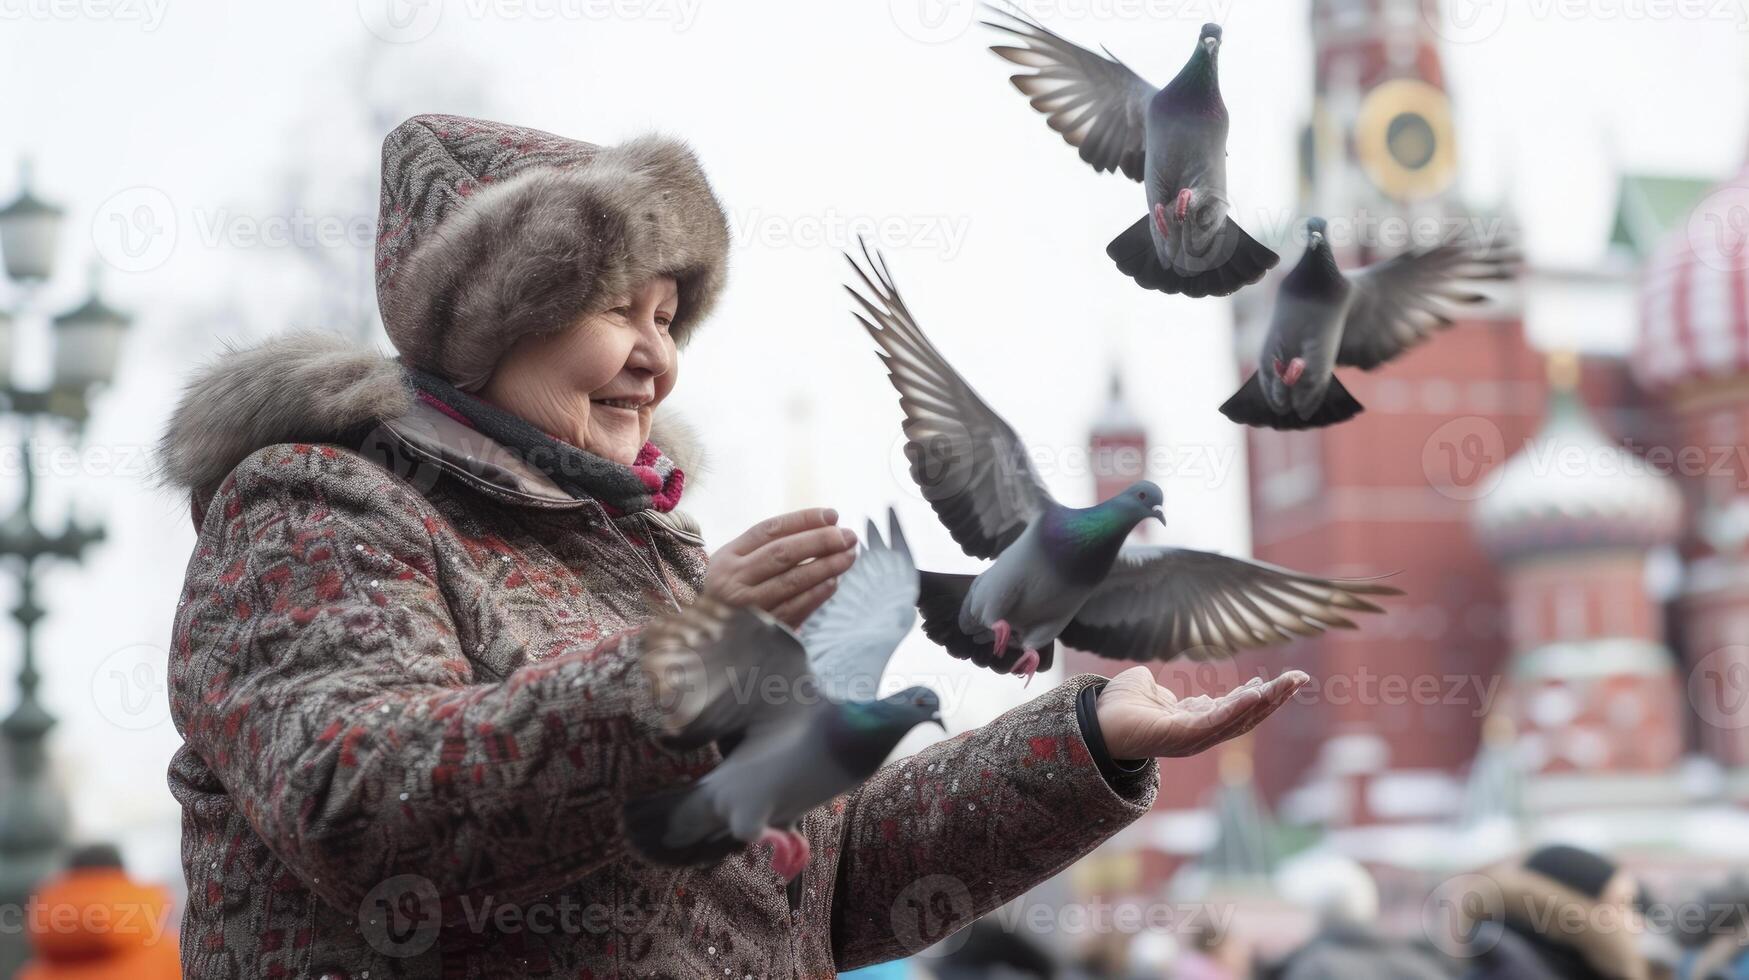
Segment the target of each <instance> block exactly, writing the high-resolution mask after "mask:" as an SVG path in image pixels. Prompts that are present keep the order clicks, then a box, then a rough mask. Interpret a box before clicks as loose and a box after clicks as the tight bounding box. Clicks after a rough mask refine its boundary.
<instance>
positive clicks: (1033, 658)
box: [1008, 647, 1039, 688]
mask: <svg viewBox="0 0 1749 980" xmlns="http://www.w3.org/2000/svg"><path fill="white" fill-rule="evenodd" d="M1038 661H1039V656H1038V651H1037V650H1034V649H1032V648H1031V647H1027V649H1026V652H1025V653H1022V654H1021V655H1020V659H1019V660H1016V661H1015V662H1014V666H1013V667H1012V668H1011V669H1010V670H1009V671H1008V672H1009V673H1010V674H1016V675H1019V676H1022V677H1025V678H1026V683H1025V684H1022V685H1021V687H1023V688H1025V687H1031V686H1032V675H1033V674H1036V673H1038Z"/></svg>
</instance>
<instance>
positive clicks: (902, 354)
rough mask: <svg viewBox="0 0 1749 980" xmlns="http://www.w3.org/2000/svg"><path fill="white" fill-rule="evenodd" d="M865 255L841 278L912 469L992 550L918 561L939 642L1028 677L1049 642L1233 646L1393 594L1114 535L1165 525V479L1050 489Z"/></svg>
mask: <svg viewBox="0 0 1749 980" xmlns="http://www.w3.org/2000/svg"><path fill="white" fill-rule="evenodd" d="M863 257H864V260H865V262H866V263H867V265H868V269H867V270H864V268H863V267H862V265H859V264H858V263H857V262H856V260H855V259H854V258H850V264H851V267H852V268H853V269H855V270H856V274H857V276H858V277H859V278H860V279H861V281H862V285H863V287H864V288H865V289H866V291H867V293H868V295H864V294H863V293H862V292H859V291H858V290H857V289H856V288H855V287H853V286H851V287H846V288H847V289H849V291H850V294H851V295H852V296H854V297H855V298H856V301H857V303H858V304H859V305H860V306H861V308H862V312H861V313H857V314H855V315H856V318H857V320H858V321H859V322H861V324H862V325H863V328H864V329H866V330H867V331H868V333H869V336H871V337H873V338H874V340H875V342H876V343H877V344H879V345H880V348H881V358H882V360H883V361H885V362H886V366H887V374H888V378H889V380H890V381H891V382H892V384H893V387H894V388H895V389H897V390H898V392H899V404H900V406H901V407H902V408H903V409H904V412H905V421H904V431H905V436H906V445H905V455H906V458H907V459H908V460H909V461H910V469H911V477H912V479H913V480H915V481H916V482H917V485H918V487H919V488H920V489H921V490H922V492H923V496H924V498H925V499H926V500H928V501H929V504H930V506H931V507H933V508H934V509H935V513H936V516H938V517H939V518H940V519H941V522H942V523H943V524H944V525H946V527H947V530H948V533H949V534H951V535H952V536H953V539H954V540H955V541H956V542H958V543H959V545H960V547H961V548H962V549H963V550H964V551H965V552H966V554H968V555H971V556H973V557H975V558H987V559H993V560H994V563H993V564H992V565H991V566H990V567H989V568H987V569H985V570H984V571H983V572H982V573H981V574H978V575H952V574H945V573H937V572H924V573H923V576H922V598H921V599H920V600H919V608H920V610H921V611H922V613H923V629H924V632H925V633H926V634H927V635H928V636H929V637H930V639H932V640H934V641H936V642H937V643H940V644H941V645H943V646H945V647H946V648H947V650H948V652H949V653H951V654H953V655H954V656H956V657H959V658H962V659H970V660H972V661H973V662H974V663H977V664H979V665H980V666H985V667H989V668H991V669H993V670H997V671H999V672H1003V673H1018V674H1024V675H1027V676H1029V677H1030V675H1031V674H1032V672H1033V671H1034V670H1037V669H1042V668H1046V667H1049V666H1050V663H1051V655H1052V652H1053V647H1052V644H1053V643H1054V641H1056V640H1059V639H1060V640H1062V641H1063V642H1064V643H1067V644H1070V645H1071V646H1074V647H1076V648H1078V649H1082V650H1087V651H1090V652H1093V653H1097V654H1099V655H1101V656H1104V657H1110V658H1113V659H1119V660H1138V661H1149V660H1170V659H1172V658H1173V657H1176V656H1178V655H1180V654H1188V655H1191V656H1193V657H1198V658H1202V657H1208V656H1218V655H1230V654H1232V653H1234V652H1236V651H1238V650H1241V649H1246V648H1250V647H1261V646H1267V645H1270V644H1275V643H1282V642H1285V641H1288V640H1291V639H1293V638H1294V637H1298V636H1311V635H1314V634H1316V633H1318V632H1321V631H1322V630H1324V629H1325V628H1327V627H1332V626H1335V627H1342V628H1347V629H1352V628H1354V623H1352V622H1351V621H1349V619H1348V618H1347V617H1346V616H1345V615H1344V612H1347V611H1358V612H1382V610H1381V609H1380V608H1379V607H1378V606H1376V605H1374V604H1373V603H1372V602H1370V601H1368V600H1367V599H1366V598H1364V597H1365V596H1369V595H1371V596H1383V595H1401V594H1402V593H1401V592H1399V591H1398V590H1397V589H1393V588H1390V587H1387V586H1384V585H1379V584H1375V583H1370V582H1354V581H1336V580H1330V579H1322V578H1316V577H1313V576H1309V575H1302V574H1300V573H1298V572H1294V571H1289V570H1287V569H1284V568H1277V567H1275V566H1272V565H1265V564H1262V563H1260V562H1251V561H1244V560H1241V559H1238V558H1228V557H1225V556H1223V555H1217V554H1211V553H1208V552H1202V551H1192V550H1189V549H1185V548H1164V547H1127V548H1126V547H1124V546H1123V542H1124V539H1125V538H1126V537H1128V536H1129V533H1130V531H1131V530H1133V529H1134V528H1135V526H1136V525H1137V524H1139V523H1141V522H1142V521H1144V520H1148V519H1150V518H1153V519H1156V520H1159V521H1160V522H1161V523H1165V517H1164V515H1163V513H1162V511H1161V506H1162V502H1163V495H1162V493H1161V491H1160V488H1159V487H1158V486H1156V485H1155V484H1153V483H1150V482H1148V481H1146V480H1143V481H1141V482H1138V483H1136V484H1133V485H1132V486H1130V487H1128V488H1126V489H1125V490H1124V491H1123V492H1121V493H1119V494H1117V495H1116V496H1114V497H1111V498H1110V499H1108V500H1105V501H1103V502H1101V503H1099V504H1097V505H1095V506H1093V507H1083V508H1076V507H1065V506H1064V505H1062V504H1060V503H1058V502H1057V501H1056V500H1054V499H1052V497H1051V495H1050V493H1049V492H1047V491H1046V490H1045V487H1044V484H1042V483H1040V482H1039V479H1038V477H1037V476H1036V475H1035V474H1034V473H1033V471H1032V467H1031V466H1030V465H1029V463H1028V460H1027V455H1026V450H1025V447H1024V446H1023V445H1022V444H1021V442H1020V439H1019V437H1018V436H1016V435H1015V433H1014V430H1013V429H1012V428H1010V427H1009V425H1008V423H1007V422H1005V421H1003V420H1002V417H1001V416H999V415H997V414H996V413H995V412H994V411H993V410H991V408H990V406H988V405H986V404H985V403H984V400H983V399H982V398H980V397H978V394H977V393H976V392H974V391H973V390H972V389H971V387H970V386H969V385H967V384H966V382H965V380H964V379H962V378H961V377H960V375H959V373H958V372H957V371H955V370H954V369H953V367H952V366H951V365H949V364H948V363H947V360H946V359H945V358H944V357H942V355H941V353H940V352H939V351H937V350H936V349H935V346H934V345H933V344H931V343H930V342H929V339H928V338H927V337H925V336H924V335H923V331H922V330H921V329H919V327H918V326H917V321H916V320H915V319H914V318H913V317H912V315H911V311H910V310H909V309H907V308H906V306H905V301H904V300H903V299H901V298H900V296H899V292H898V289H897V287H896V286H894V284H893V279H892V275H891V274H890V273H889V272H888V271H887V267H886V263H885V261H884V260H882V259H879V258H877V257H876V256H871V255H870V254H869V252H868V249H867V246H866V245H865V246H864V248H863ZM847 258H848V256H847ZM864 314H866V315H864Z"/></svg>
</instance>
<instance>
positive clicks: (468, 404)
mask: <svg viewBox="0 0 1749 980" xmlns="http://www.w3.org/2000/svg"><path fill="white" fill-rule="evenodd" d="M401 366H402V369H403V370H405V371H406V373H407V379H408V380H409V381H410V382H411V383H412V385H413V388H414V390H415V392H416V393H417V394H418V396H419V398H420V399H422V400H423V401H425V402H427V403H428V404H430V405H431V406H432V407H434V408H436V409H437V410H438V411H441V412H443V413H444V414H446V415H448V416H450V417H451V418H453V419H455V420H456V421H458V422H460V423H462V424H463V425H466V426H469V427H471V428H473V429H476V430H478V431H479V432H480V433H481V434H483V435H485V436H487V437H489V438H491V439H492V440H493V441H495V442H497V443H499V444H500V445H502V446H504V447H505V448H507V449H509V450H511V451H512V452H514V453H516V454H517V455H518V456H520V457H521V458H522V459H523V461H524V462H526V463H528V464H529V465H530V466H533V467H534V468H535V469H538V470H540V471H541V472H542V473H545V474H546V475H547V476H549V477H551V478H552V480H553V482H554V483H557V484H558V485H559V487H560V488H561V489H563V490H564V491H565V492H566V493H568V494H570V495H571V496H573V497H576V498H578V499H583V498H589V499H592V500H595V501H597V502H598V503H600V504H601V505H602V506H603V507H605V508H607V511H608V513H609V514H611V515H613V516H615V517H619V516H622V515H625V514H635V513H638V512H639V511H644V510H655V511H657V512H658V513H664V514H665V513H667V512H668V511H671V510H673V509H674V507H675V505H677V504H679V503H680V493H681V490H682V488H684V487H685V485H686V474H685V473H683V472H682V471H681V470H680V468H679V467H677V466H675V465H674V461H673V460H671V459H669V458H668V457H667V456H665V455H663V453H662V451H661V450H660V449H658V448H656V444H655V443H653V442H646V443H644V448H642V449H640V450H638V456H637V458H636V459H635V460H633V461H632V465H630V466H626V465H625V464H623V463H616V462H614V461H613V460H610V459H604V458H602V457H600V456H597V455H595V454H594V453H592V452H589V451H587V450H584V449H580V448H578V447H577V446H573V445H572V444H570V443H568V442H566V441H564V440H563V439H558V438H555V437H554V436H551V435H549V434H547V433H546V432H544V431H542V430H541V429H540V427H538V426H536V425H534V424H533V423H531V422H529V421H528V420H526V419H523V418H521V417H519V416H517V415H513V414H511V413H510V412H507V411H505V410H504V409H502V408H499V407H498V406H497V405H494V404H492V403H491V402H488V401H486V400H484V399H482V398H480V397H479V396H478V395H471V394H469V393H467V392H465V391H462V390H461V389H460V388H457V387H456V386H454V385H452V384H450V383H449V382H448V381H445V380H444V379H443V378H440V377H438V376H437V375H435V374H432V373H430V372H428V371H422V370H420V369H419V368H416V367H413V366H412V365H409V364H406V363H405V362H403V363H402V365H401Z"/></svg>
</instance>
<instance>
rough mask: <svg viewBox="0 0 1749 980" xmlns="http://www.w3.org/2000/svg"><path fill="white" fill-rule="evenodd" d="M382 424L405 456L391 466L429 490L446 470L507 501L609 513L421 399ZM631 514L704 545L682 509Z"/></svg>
mask: <svg viewBox="0 0 1749 980" xmlns="http://www.w3.org/2000/svg"><path fill="white" fill-rule="evenodd" d="M382 429H383V431H384V432H385V433H387V434H388V436H389V437H390V438H391V439H392V440H393V441H394V442H395V444H396V445H397V446H398V447H399V449H400V450H401V455H402V456H403V459H401V460H399V461H396V462H393V463H391V466H392V467H394V466H401V467H404V469H402V470H400V471H399V473H400V475H401V476H402V477H403V478H404V479H406V480H407V481H408V482H410V483H412V484H413V485H414V486H415V487H416V488H418V489H419V490H420V491H421V492H424V491H426V490H429V489H430V488H431V486H432V485H433V484H435V483H436V482H437V477H438V475H439V474H440V473H448V474H449V475H450V476H452V477H454V478H455V479H457V480H460V481H461V482H462V483H463V484H465V485H467V486H470V487H472V488H474V489H475V490H477V491H479V492H480V493H483V494H485V495H486V496H488V497H491V498H493V499H496V500H500V501H503V502H505V503H510V504H519V505H522V506H527V507H535V508H539V509H543V510H584V509H588V510H590V511H592V512H594V513H598V514H601V515H602V517H603V518H604V519H605V518H606V516H607V512H606V510H605V509H604V508H602V506H601V504H600V503H599V502H597V501H595V500H592V499H590V498H587V497H585V498H577V497H573V496H571V495H570V494H568V493H566V492H565V491H564V490H563V489H562V488H561V487H560V486H559V485H558V484H557V483H554V482H553V480H552V478H551V477H549V476H547V475H546V474H545V473H542V472H541V471H540V470H538V469H536V468H534V467H533V466H530V465H529V464H528V463H526V462H524V461H523V460H522V459H521V458H520V457H518V456H517V455H516V454H515V453H513V452H511V451H510V449H509V448H508V447H506V446H505V445H504V444H503V443H500V442H498V441H497V440H495V439H492V438H491V437H489V436H487V435H485V434H483V433H481V432H480V431H478V430H477V429H473V428H470V427H468V426H466V425H463V424H462V423H461V422H458V421H456V420H455V419H454V418H451V417H450V416H449V415H446V414H445V413H443V412H441V411H439V410H438V409H436V408H434V407H433V406H431V405H430V404H428V403H427V402H425V401H424V400H422V399H414V400H413V405H412V407H411V408H410V409H408V410H407V412H405V413H404V414H402V415H400V416H399V417H397V418H394V419H390V420H386V421H384V422H383V424H382ZM630 519H641V520H643V521H646V522H647V523H649V524H650V525H652V526H654V527H658V528H661V529H663V530H666V531H668V532H669V533H671V534H673V535H674V536H676V537H678V538H680V539H681V540H682V541H684V542H686V543H687V544H692V545H696V546H699V547H703V545H704V537H703V535H702V533H701V531H700V529H699V526H698V522H697V521H695V520H693V519H692V518H691V517H690V516H688V515H687V514H685V513H683V512H682V511H679V510H673V511H669V512H668V513H666V514H664V513H661V512H660V511H656V510H645V511H639V512H638V513H637V514H633V515H630Z"/></svg>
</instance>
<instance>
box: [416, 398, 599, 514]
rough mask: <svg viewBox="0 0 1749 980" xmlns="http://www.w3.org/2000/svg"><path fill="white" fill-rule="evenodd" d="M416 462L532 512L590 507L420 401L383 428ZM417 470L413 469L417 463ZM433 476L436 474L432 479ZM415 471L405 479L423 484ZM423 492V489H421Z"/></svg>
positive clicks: (498, 445) (503, 449)
mask: <svg viewBox="0 0 1749 980" xmlns="http://www.w3.org/2000/svg"><path fill="white" fill-rule="evenodd" d="M383 428H384V429H386V430H387V431H388V432H389V433H390V435H391V436H393V437H394V438H395V439H396V440H397V441H398V442H399V443H400V444H401V445H402V446H404V447H405V448H406V449H407V450H408V452H409V453H411V454H412V455H413V457H414V458H415V459H416V460H422V461H423V462H424V463H426V464H428V465H432V466H436V467H438V468H439V469H441V470H443V471H445V472H447V473H449V474H451V475H452V476H455V477H457V478H458V479H460V480H461V481H462V482H464V483H466V484H468V485H470V486H472V487H474V488H476V489H478V490H482V491H485V492H486V493H488V494H491V495H494V496H497V497H500V498H503V499H508V500H512V501H514V502H517V503H525V504H529V505H532V506H536V507H547V508H555V509H560V510H574V509H577V508H581V507H587V506H589V505H590V504H592V503H594V501H591V500H589V499H587V498H584V499H579V498H576V497H572V496H571V495H570V494H568V493H566V492H565V491H564V490H562V489H560V487H559V485H558V484H557V483H554V482H553V480H552V478H551V477H549V476H547V475H546V474H545V473H542V472H541V471H540V470H538V469H535V468H534V467H533V466H530V465H528V463H526V462H524V461H523V460H522V459H521V458H520V457H518V456H517V455H516V454H515V453H513V452H511V451H510V450H509V449H508V448H506V447H505V446H504V445H503V444H502V443H500V442H498V441H497V440H495V439H492V438H490V437H489V436H486V435H485V434H483V433H481V432H479V431H478V430H476V429H472V428H469V427H468V426H466V425H463V424H462V423H460V422H458V421H456V420H455V419H453V418H451V417H450V416H448V415H446V414H444V413H443V412H441V411H438V410H437V409H436V408H434V407H432V406H431V405H429V404H427V403H426V402H424V401H423V400H420V399H414V401H413V407H412V408H411V409H409V410H408V411H407V412H406V413H405V414H403V415H401V416H400V417H399V418H395V419H390V420H387V421H385V422H384V423H383ZM416 465H417V464H416ZM433 475H435V474H433ZM418 476H419V474H418V473H417V471H416V470H415V471H414V472H413V473H411V474H409V480H410V481H411V482H412V483H414V485H416V486H421V484H422V483H423V484H429V483H430V481H429V480H425V481H421V480H420V479H418ZM421 488H422V489H423V488H424V487H423V486H422V487H421Z"/></svg>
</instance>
